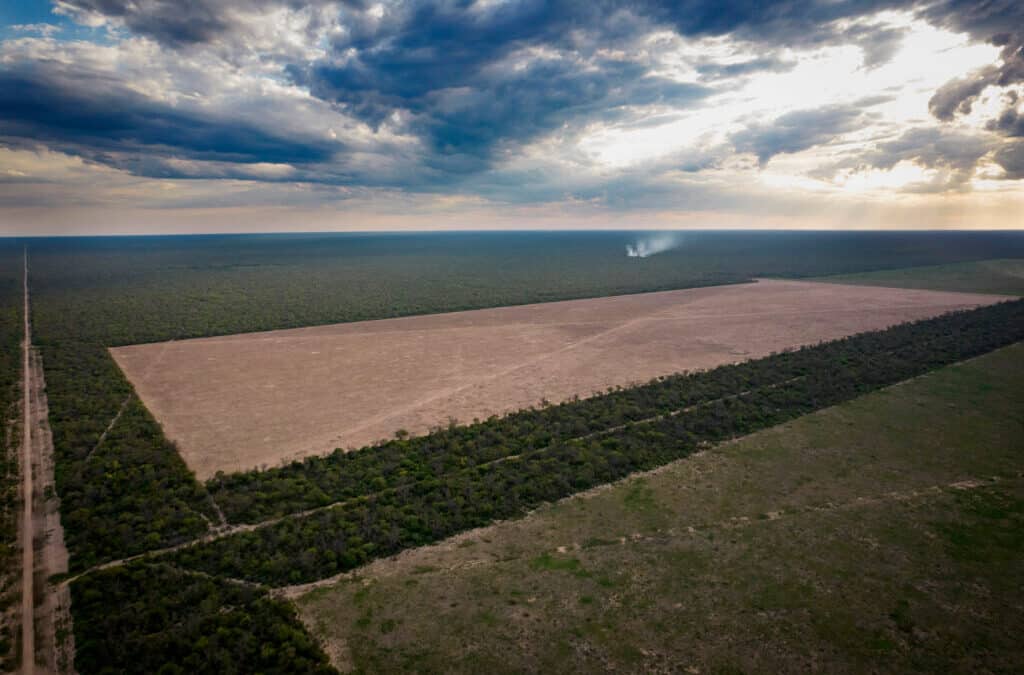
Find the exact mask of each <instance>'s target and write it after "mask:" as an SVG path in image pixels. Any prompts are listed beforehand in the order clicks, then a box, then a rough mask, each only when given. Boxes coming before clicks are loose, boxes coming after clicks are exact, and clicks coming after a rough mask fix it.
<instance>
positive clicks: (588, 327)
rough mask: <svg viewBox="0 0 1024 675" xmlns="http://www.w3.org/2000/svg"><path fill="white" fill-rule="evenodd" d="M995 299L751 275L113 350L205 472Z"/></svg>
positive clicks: (352, 443) (416, 429) (418, 429)
mask: <svg viewBox="0 0 1024 675" xmlns="http://www.w3.org/2000/svg"><path fill="white" fill-rule="evenodd" d="M1002 299H1005V298H1002V297H999V296H994V295H973V294H972V295H969V294H961V293H948V292H938V291H929V290H901V289H890V288H871V287H864V286H844V285H838V284H819V283H809V282H796V281H760V282H757V283H754V284H741V285H733V286H720V287H710V288H699V289H690V290H680V291H667V292H660V293H648V294H640V295H629V296H617V297H606V298H595V299H588V300H574V301H567V302H556V303H546V304H540V305H523V306H518V307H504V308H496V309H487V310H476V311H470V312H456V313H449V314H439V315H430V316H419V317H408V318H399V319H387V320H381V321H366V322H359V323H349V324H336V325H329V326H318V327H311V328H300V329H291V330H282V331H271V332H264V333H250V334H244V335H233V336H225V337H214V338H202V339H194V340H181V341H171V342H163V343H155V344H145V345H132V346H126V347H117V348H114V349H112V350H111V352H112V354H113V356H114V358H115V360H116V361H117V363H118V364H119V365H120V367H121V368H122V369H123V370H124V372H125V374H126V375H127V376H128V378H129V379H130V380H131V382H132V384H133V385H134V387H135V390H136V391H137V392H138V394H139V396H140V397H141V399H142V401H143V402H144V403H145V405H146V406H147V407H148V409H149V410H150V411H151V412H152V413H153V414H154V415H155V416H156V418H157V419H158V421H159V422H160V423H161V425H162V426H163V428H164V431H165V433H166V434H167V436H168V437H169V438H170V439H171V440H172V441H174V442H175V443H176V444H177V446H178V448H179V450H180V451H181V453H182V455H183V457H184V458H185V460H186V462H187V463H188V464H189V466H190V467H191V468H192V469H193V470H194V471H195V472H196V474H197V476H198V477H200V478H208V477H210V476H212V475H214V474H215V473H216V472H217V471H224V472H232V471H237V470H243V469H249V468H253V467H258V466H264V465H269V466H273V465H277V464H279V463H280V462H282V461H286V460H291V459H295V458H299V457H304V456H309V455H317V454H323V453H326V452H329V451H331V450H333V449H335V448H338V447H358V446H362V445H366V444H369V443H372V442H375V441H378V440H381V439H384V438H388V437H391V436H392V435H394V434H395V432H396V431H398V430H405V431H408V432H410V433H414V434H416V433H422V432H425V431H427V430H429V429H430V428H432V427H435V426H438V425H444V424H447V423H448V421H449V419H451V418H455V419H458V420H460V421H469V420H471V419H473V418H485V417H488V416H490V415H494V414H502V413H506V412H509V411H512V410H516V409H520V408H523V407H527V406H530V405H535V404H538V403H540V402H541V401H542V400H548V401H552V402H557V401H562V400H566V399H569V398H572V397H573V396H576V395H579V396H587V395H590V394H593V393H595V392H598V391H602V390H605V389H606V388H608V387H613V386H620V385H622V386H624V385H628V384H631V383H636V382H642V381H647V380H649V379H651V378H654V377H658V376H662V375H667V374H670V373H674V372H679V371H683V370H695V369H703V368H710V367H713V366H717V365H720V364H723V363H730V362H736V361H741V360H746V359H750V358H757V357H760V356H765V355H768V354H770V353H772V352H776V351H781V350H784V349H788V348H793V347H797V346H800V345H805V344H812V343H816V342H820V341H823V340H830V339H835V338H839V337H843V336H845V335H849V334H853V333H857V332H862V331H868V330H876V329H881V328H884V327H887V326H890V325H893V324H896V323H901V322H904V321H911V320H916V319H921V318H926V317H930V316H934V315H937V314H941V313H944V312H948V311H951V310H956V309H965V308H970V307H976V306H979V305H983V304H989V303H992V302H996V301H999V300H1002Z"/></svg>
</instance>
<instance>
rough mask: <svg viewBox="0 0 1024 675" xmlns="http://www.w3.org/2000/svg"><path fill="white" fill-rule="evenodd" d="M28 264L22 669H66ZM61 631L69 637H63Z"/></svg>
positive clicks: (62, 553) (61, 568)
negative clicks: (53, 579) (31, 316)
mask: <svg viewBox="0 0 1024 675" xmlns="http://www.w3.org/2000/svg"><path fill="white" fill-rule="evenodd" d="M24 264H25V272H24V282H23V283H24V296H25V297H24V307H23V311H24V326H25V336H24V343H23V364H22V367H23V371H22V372H23V375H22V380H23V387H24V389H23V391H22V396H23V411H24V419H23V427H24V432H23V434H22V481H23V483H22V502H23V510H22V522H21V542H22V595H21V616H22V622H21V646H22V649H21V672H23V673H36V672H44V673H68V672H73V660H74V642H73V638H72V637H71V596H70V591H69V589H68V587H67V586H66V585H64V584H56V585H55V584H52V583H50V582H49V579H50V578H51V577H52V576H53V575H55V574H62V573H65V572H67V570H68V552H67V548H66V547H65V545H64V530H63V528H62V527H61V524H60V501H59V500H58V499H57V497H56V490H55V483H54V470H55V467H54V449H53V436H52V434H51V432H50V426H49V404H48V402H47V398H46V382H45V379H44V377H43V364H42V359H41V357H40V355H39V352H38V350H35V349H33V348H32V332H31V319H30V314H29V310H30V303H29V286H28V253H27V251H26V254H25V259H24ZM37 548H38V553H39V555H38V556H37V555H36V551H37ZM37 600H38V601H37ZM59 635H66V637H64V638H63V640H60V639H58V636H59Z"/></svg>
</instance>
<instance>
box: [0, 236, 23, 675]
mask: <svg viewBox="0 0 1024 675" xmlns="http://www.w3.org/2000/svg"><path fill="white" fill-rule="evenodd" d="M21 307H22V293H21V255H20V250H18V251H14V250H9V251H0V671H2V672H12V671H14V670H15V667H16V665H17V654H16V653H15V649H14V647H15V639H14V638H15V636H14V631H13V626H11V625H9V624H8V623H7V622H6V621H4V620H3V617H4V616H5V615H6V612H7V611H8V609H9V608H10V607H11V606H12V605H13V604H14V603H16V602H17V600H18V597H19V593H18V590H19V588H20V586H19V584H18V582H19V580H20V578H21V577H20V576H19V573H20V571H21V566H20V564H19V561H18V547H17V541H18V504H19V501H18V477H19V476H18V464H19V460H18V454H19V452H20V451H21V424H20V419H21V418H20V415H21V406H20V402H21V386H20V385H21V363H22V362H21V340H22V335H23V332H22V329H23V325H22V318H21Z"/></svg>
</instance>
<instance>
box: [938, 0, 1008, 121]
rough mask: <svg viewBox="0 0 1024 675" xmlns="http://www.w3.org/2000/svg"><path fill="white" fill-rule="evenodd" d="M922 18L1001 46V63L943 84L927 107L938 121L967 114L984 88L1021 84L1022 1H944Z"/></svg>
mask: <svg viewBox="0 0 1024 675" xmlns="http://www.w3.org/2000/svg"><path fill="white" fill-rule="evenodd" d="M922 15H923V16H924V17H925V18H927V19H928V20H929V21H931V22H932V23H935V24H937V25H940V26H943V27H946V28H949V29H951V30H956V31H960V32H966V33H968V34H969V35H970V36H971V37H972V38H974V39H976V40H982V41H985V42H989V43H991V44H993V45H996V46H998V47H1001V48H1002V49H1001V52H1000V59H1001V61H1002V63H1001V64H993V65H990V66H986V67H984V68H981V69H979V70H976V71H975V72H973V73H971V74H969V75H968V76H966V77H963V78H958V79H955V80H951V81H950V82H948V83H947V84H945V85H943V86H942V87H941V88H940V89H939V90H938V91H937V92H936V93H935V96H933V97H932V99H931V101H930V102H929V104H928V107H929V109H930V110H931V112H932V114H933V115H935V116H936V117H937V118H938V119H940V120H951V119H952V118H953V117H954V116H955V115H957V114H969V113H970V112H971V106H972V105H973V104H974V102H975V101H976V100H977V98H978V96H979V95H980V94H981V92H982V91H984V89H985V88H986V87H988V86H993V85H994V86H997V87H1006V86H1010V85H1013V84H1018V83H1021V82H1024V2H1020V0H985V1H984V2H978V1H977V0H944V1H942V2H938V3H935V4H933V5H930V6H929V7H928V8H927V9H926V10H924V11H923V12H922Z"/></svg>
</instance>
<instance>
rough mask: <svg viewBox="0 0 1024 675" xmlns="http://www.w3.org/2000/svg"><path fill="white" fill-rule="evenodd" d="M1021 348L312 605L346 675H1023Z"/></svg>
mask: <svg viewBox="0 0 1024 675" xmlns="http://www.w3.org/2000/svg"><path fill="white" fill-rule="evenodd" d="M1022 380H1024V345H1021V344H1018V345H1015V346H1012V347H1009V348H1006V349H1003V350H1000V351H998V352H994V353H992V354H990V355H987V356H983V357H980V358H977V359H974V360H972V361H970V362H966V363H963V364H959V365H955V366H951V367H947V368H945V369H942V370H940V371H936V372H933V373H930V374H928V375H925V376H922V377H920V378H917V379H915V380H912V381H910V382H907V383H903V384H900V385H897V386H894V387H890V388H888V389H886V390H883V391H879V392H876V393H872V394H869V395H867V396H864V397H861V398H859V399H856V400H854V401H851V402H848V403H845V404H843V405H840V406H838V407H834V408H830V409H826V410H823V411H820V412H817V413H814V414H811V415H808V416H805V417H802V418H799V419H797V420H794V421H791V422H788V423H786V424H784V425H781V426H779V427H775V428H772V429H769V430H766V431H762V432H759V433H757V434H754V435H752V436H750V437H747V438H745V439H742V440H740V441H737V442H734V443H730V444H726V445H722V446H719V447H717V448H715V449H712V450H709V451H706V452H704V453H702V454H700V455H697V456H693V457H690V458H688V459H684V460H681V461H679V462H677V463H674V464H672V465H669V466H668V467H666V468H664V469H661V470H658V471H655V472H652V473H649V474H646V475H644V476H640V477H634V478H631V479H627V480H626V481H623V482H621V483H619V484H616V485H614V486H612V487H606V488H604V489H598V490H595V491H592V492H591V493H588V494H586V495H582V496H578V497H576V498H571V499H567V500H564V501H562V502H559V503H557V504H556V505H553V506H550V507H547V508H543V509H541V510H539V511H538V512H535V513H534V514H532V515H531V516H530V517H528V518H526V519H524V520H520V521H513V522H506V523H502V524H499V525H495V526H492V527H489V528H484V529H480V530H476V531H472V532H468V533H465V534H463V535H461V536H459V537H457V538H454V539H452V540H449V541H446V542H445V543H443V544H441V545H438V546H432V547H427V548H421V549H417V550H414V551H409V552H406V553H404V554H402V555H400V556H398V557H397V558H393V559H388V560H382V561H378V562H375V563H373V564H371V565H369V566H367V567H364V568H362V569H360V570H358V571H357V572H355V573H353V574H351V575H350V576H348V577H347V578H345V579H343V580H342V581H341V582H339V583H335V584H332V585H329V586H326V587H322V588H316V589H314V590H311V591H310V590H308V589H307V591H305V592H302V593H300V594H299V595H300V597H299V599H298V604H299V607H300V612H301V615H302V616H303V617H304V619H305V621H306V622H307V624H308V625H309V626H310V627H311V628H312V630H313V631H314V632H315V633H317V634H319V635H321V636H323V637H325V638H326V641H327V644H328V652H329V653H331V655H332V657H333V659H334V662H335V663H336V665H338V666H339V667H340V668H341V669H342V670H352V669H355V670H358V671H362V672H371V671H382V670H394V671H397V670H406V671H408V670H419V671H433V672H441V671H443V672H471V671H472V672H481V671H488V670H489V671H498V672H507V671H517V670H518V671H524V670H526V671H538V670H539V671H556V672H583V671H586V672H594V671H603V670H627V671H629V670H632V671H636V670H656V669H661V670H682V669H686V668H693V669H697V670H699V672H740V671H743V672H793V671H803V670H812V669H813V670H820V671H825V672H864V671H869V670H881V671H919V672H939V671H944V672H949V671H961V672H962V671H978V670H986V671H994V672H1020V670H1021V668H1022V667H1024V649H1022V648H1021V645H1020V642H1019V634H1020V630H1021V628H1022V620H1021V616H1022V614H1021V606H1020V603H1021V597H1020V588H1021V586H1022V584H1024V568H1022V567H1021V565H1020V560H1021V557H1022V555H1024V537H1022V534H1021V533H1022V532H1024V479H1022V471H1024V446H1022V439H1024V413H1022V411H1024V389H1021V387H1020V382H1021V381H1022Z"/></svg>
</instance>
